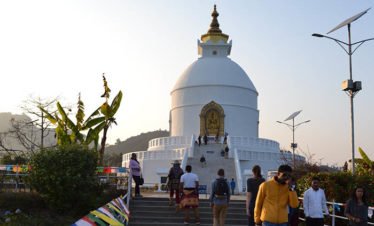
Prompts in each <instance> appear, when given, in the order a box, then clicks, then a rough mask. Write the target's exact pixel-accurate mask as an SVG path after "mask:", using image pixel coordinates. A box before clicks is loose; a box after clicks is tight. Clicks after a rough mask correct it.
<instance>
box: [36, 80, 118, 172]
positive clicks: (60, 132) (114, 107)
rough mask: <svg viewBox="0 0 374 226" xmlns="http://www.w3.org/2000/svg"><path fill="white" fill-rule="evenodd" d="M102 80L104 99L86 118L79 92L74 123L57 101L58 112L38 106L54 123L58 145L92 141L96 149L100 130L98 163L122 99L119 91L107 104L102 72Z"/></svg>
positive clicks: (105, 85) (100, 161)
mask: <svg viewBox="0 0 374 226" xmlns="http://www.w3.org/2000/svg"><path fill="white" fill-rule="evenodd" d="M103 82H104V94H103V95H101V97H103V98H105V101H104V103H103V104H102V105H101V106H100V107H98V108H97V109H96V110H95V111H94V112H93V113H92V114H91V115H90V116H89V117H88V118H87V119H86V120H84V117H85V114H84V103H83V101H82V100H81V96H80V94H79V97H78V102H77V106H78V111H77V113H76V116H75V118H76V124H74V122H73V121H72V120H71V119H70V118H69V117H68V115H67V114H66V112H65V110H64V109H63V107H62V106H61V104H60V103H59V102H57V110H58V111H57V112H58V113H57V112H56V113H55V114H54V115H52V114H51V113H49V112H48V111H47V110H45V109H43V108H42V107H40V110H42V111H43V112H44V113H45V114H46V118H47V119H48V120H49V121H50V122H51V123H52V124H54V125H56V136H57V144H58V145H65V144H73V143H80V144H84V145H91V144H92V142H93V145H94V149H95V150H97V148H98V146H99V135H100V133H101V132H103V134H102V138H101V142H100V150H99V165H102V162H103V158H104V152H105V143H106V139H107V133H108V130H109V128H110V127H111V125H112V124H113V123H114V124H116V125H117V122H116V119H115V117H114V116H115V114H116V113H117V111H118V109H119V107H120V105H121V101H122V92H121V91H119V92H118V94H117V95H116V96H115V97H114V99H113V101H112V102H111V104H109V97H110V92H111V90H110V88H109V86H108V83H107V81H106V78H105V76H104V74H103ZM86 130H88V132H87V135H84V134H83V133H82V132H83V131H86Z"/></svg>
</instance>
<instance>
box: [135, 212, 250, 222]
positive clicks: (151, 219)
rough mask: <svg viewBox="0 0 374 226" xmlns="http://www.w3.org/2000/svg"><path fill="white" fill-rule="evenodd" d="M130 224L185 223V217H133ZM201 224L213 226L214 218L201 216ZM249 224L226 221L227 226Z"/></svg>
mask: <svg viewBox="0 0 374 226" xmlns="http://www.w3.org/2000/svg"><path fill="white" fill-rule="evenodd" d="M190 217H191V221H192V222H194V217H193V213H192V211H191V212H190ZM130 222H144V223H146V222H149V223H156V224H157V223H171V222H183V215H180V216H179V215H177V216H172V217H167V218H166V217H164V216H139V217H136V216H133V217H132V218H131V219H130ZM200 222H201V223H204V224H212V223H213V218H212V217H205V216H200ZM247 223H248V220H247V219H246V218H245V219H235V218H227V217H226V220H225V224H226V225H233V224H238V225H246V224H247Z"/></svg>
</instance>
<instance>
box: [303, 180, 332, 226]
mask: <svg viewBox="0 0 374 226" xmlns="http://www.w3.org/2000/svg"><path fill="white" fill-rule="evenodd" d="M319 183H320V180H319V178H318V177H313V178H312V185H311V187H310V188H309V189H308V190H306V191H305V192H304V201H303V207H304V214H305V217H306V226H323V225H324V218H323V212H325V214H327V215H328V214H329V210H328V209H327V205H326V196H325V192H324V191H323V189H321V188H320V187H319Z"/></svg>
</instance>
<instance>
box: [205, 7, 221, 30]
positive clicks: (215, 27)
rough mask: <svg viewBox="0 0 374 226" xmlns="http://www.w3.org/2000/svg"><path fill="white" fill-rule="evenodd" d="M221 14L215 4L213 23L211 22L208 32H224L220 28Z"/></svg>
mask: <svg viewBox="0 0 374 226" xmlns="http://www.w3.org/2000/svg"><path fill="white" fill-rule="evenodd" d="M218 16H219V13H218V12H217V7H216V5H214V10H213V12H212V17H213V19H212V23H210V29H209V30H208V34H212V33H222V31H221V29H219V23H218V20H217V17H218Z"/></svg>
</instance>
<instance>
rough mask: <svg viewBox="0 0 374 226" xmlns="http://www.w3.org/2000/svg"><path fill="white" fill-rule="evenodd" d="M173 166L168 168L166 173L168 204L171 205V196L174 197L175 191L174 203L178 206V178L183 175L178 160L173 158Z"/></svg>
mask: <svg viewBox="0 0 374 226" xmlns="http://www.w3.org/2000/svg"><path fill="white" fill-rule="evenodd" d="M172 164H173V166H172V167H171V168H170V170H169V174H168V186H169V189H170V193H169V195H170V196H169V206H172V205H173V197H174V193H175V205H176V206H178V205H179V203H180V198H179V197H180V196H179V195H180V190H179V186H180V179H181V177H182V175H183V173H184V172H183V170H182V168H181V167H180V165H181V164H180V162H179V161H178V160H175V161H174V162H173V163H172Z"/></svg>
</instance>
